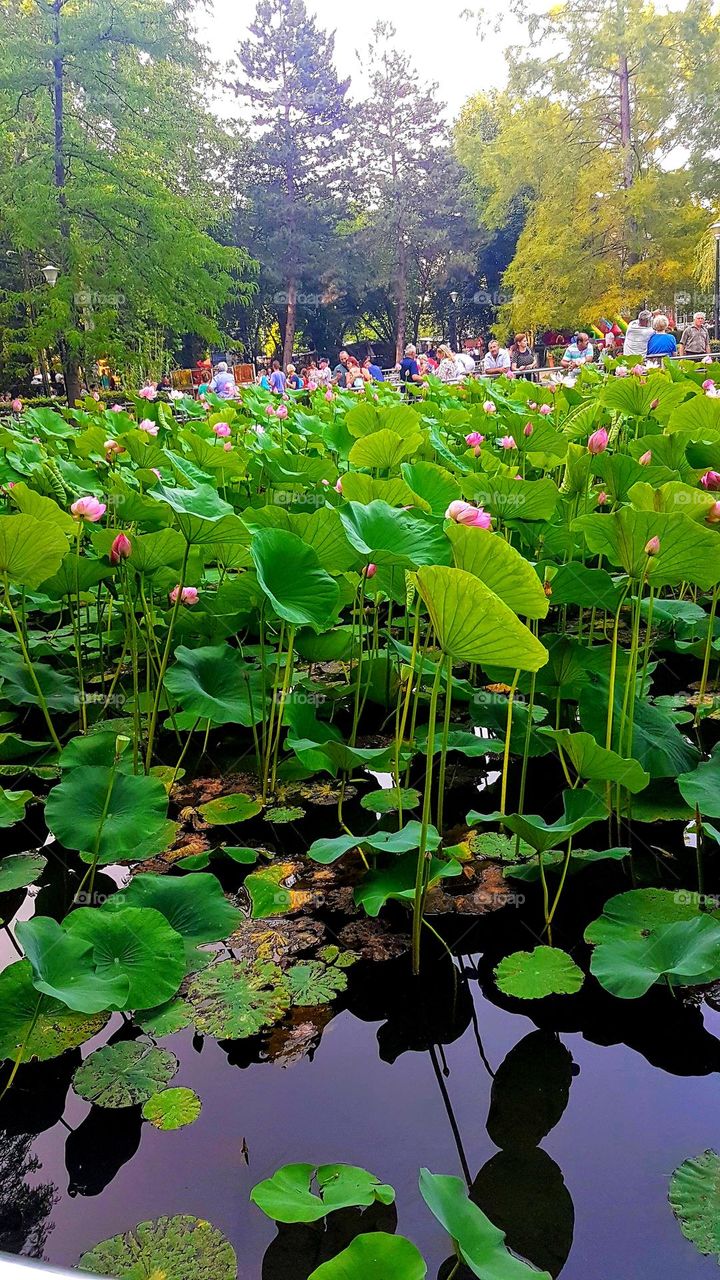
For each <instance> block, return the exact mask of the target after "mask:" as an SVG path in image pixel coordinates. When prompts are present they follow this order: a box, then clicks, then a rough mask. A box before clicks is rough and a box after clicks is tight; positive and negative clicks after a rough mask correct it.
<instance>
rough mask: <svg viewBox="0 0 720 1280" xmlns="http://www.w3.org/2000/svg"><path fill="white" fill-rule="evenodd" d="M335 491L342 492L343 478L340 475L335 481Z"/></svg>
mask: <svg viewBox="0 0 720 1280" xmlns="http://www.w3.org/2000/svg"><path fill="white" fill-rule="evenodd" d="M335 492H336V493H342V480H341V479H340V476H338V478H337V480H336V481H335Z"/></svg>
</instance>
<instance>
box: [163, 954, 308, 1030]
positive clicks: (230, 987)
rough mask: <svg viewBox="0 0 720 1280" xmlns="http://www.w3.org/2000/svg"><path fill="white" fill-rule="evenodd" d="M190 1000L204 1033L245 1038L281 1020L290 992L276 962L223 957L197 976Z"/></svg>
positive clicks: (198, 1024) (288, 1002)
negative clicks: (258, 961)
mask: <svg viewBox="0 0 720 1280" xmlns="http://www.w3.org/2000/svg"><path fill="white" fill-rule="evenodd" d="M188 1000H189V1002H190V1004H191V1005H192V1007H193V1010H194V1014H193V1018H194V1022H195V1026H196V1027H197V1029H198V1031H200V1032H202V1034H203V1035H210V1036H215V1037H216V1039H218V1040H241V1039H243V1037H245V1036H253V1035H256V1034H257V1032H258V1031H262V1029H263V1027H270V1026H272V1025H273V1023H275V1022H278V1021H279V1019H280V1018H281V1017H282V1016H283V1014H284V1013H285V1010H286V1009H288V1008H289V1006H290V992H289V990H288V988H287V985H286V983H285V982H284V980H283V975H282V972H281V970H280V969H279V968H278V966H277V965H275V964H249V963H248V962H247V961H245V960H222V961H221V962H220V964H216V965H213V966H212V968H211V969H206V970H205V972H204V973H200V974H198V975H197V976H196V977H195V978H193V980H192V982H191V983H190V987H189V989H188Z"/></svg>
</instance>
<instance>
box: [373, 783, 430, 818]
mask: <svg viewBox="0 0 720 1280" xmlns="http://www.w3.org/2000/svg"><path fill="white" fill-rule="evenodd" d="M420 799H421V796H420V792H419V791H416V790H415V788H414V787H381V788H380V790H379V791H368V792H366V794H365V795H364V796H362V797H361V800H360V804H361V806H362V808H363V809H369V810H370V812H371V813H395V812H397V810H398V809H401V808H402V809H417V807H418V805H419V804H420Z"/></svg>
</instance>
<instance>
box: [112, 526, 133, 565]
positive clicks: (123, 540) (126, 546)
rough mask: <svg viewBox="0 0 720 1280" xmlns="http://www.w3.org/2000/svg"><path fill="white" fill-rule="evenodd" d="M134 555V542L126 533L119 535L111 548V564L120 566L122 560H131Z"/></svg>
mask: <svg viewBox="0 0 720 1280" xmlns="http://www.w3.org/2000/svg"><path fill="white" fill-rule="evenodd" d="M131 554H132V542H131V541H130V539H129V538H128V537H126V536H125V534H124V533H119V534H118V536H117V538H115V540H114V541H113V544H112V546H111V548H110V563H111V564H119V563H120V561H121V560H129V559H130V556H131Z"/></svg>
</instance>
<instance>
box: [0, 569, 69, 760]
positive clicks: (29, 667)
mask: <svg viewBox="0 0 720 1280" xmlns="http://www.w3.org/2000/svg"><path fill="white" fill-rule="evenodd" d="M3 583H4V586H5V602H4V603H5V608H6V609H7V611H8V613H9V614H10V617H11V618H12V623H13V626H14V628H15V634H16V635H17V638H18V643H19V645H20V652H21V653H22V656H23V662H24V663H25V669H26V671H27V673H28V675H29V677H30V680H31V682H32V686H33V688H34V690H35V693H36V695H37V700H38V704H39V706H40V710H41V711H42V714H43V718H44V720H45V724H46V725H47V728H48V733H49V734H50V737H51V739H52V744H53V746H54V747H55V749H56V751H62V743H61V742H60V739H59V738H58V736H57V734H56V732H55V726H54V725H53V722H52V719H51V717H50V711H49V710H48V704H47V702H46V701H45V695H44V693H43V691H42V689H41V688H40V684H39V682H38V678H37V676H36V675H35V668H34V667H33V664H32V659H31V657H30V653H29V651H28V647H27V645H26V643H25V636H24V635H23V630H22V627H21V626H20V622H19V620H18V616H17V614H16V612H15V610H14V609H13V607H12V601H11V599H10V583H9V581H8V576H7V574H6V573H5V574H3Z"/></svg>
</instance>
